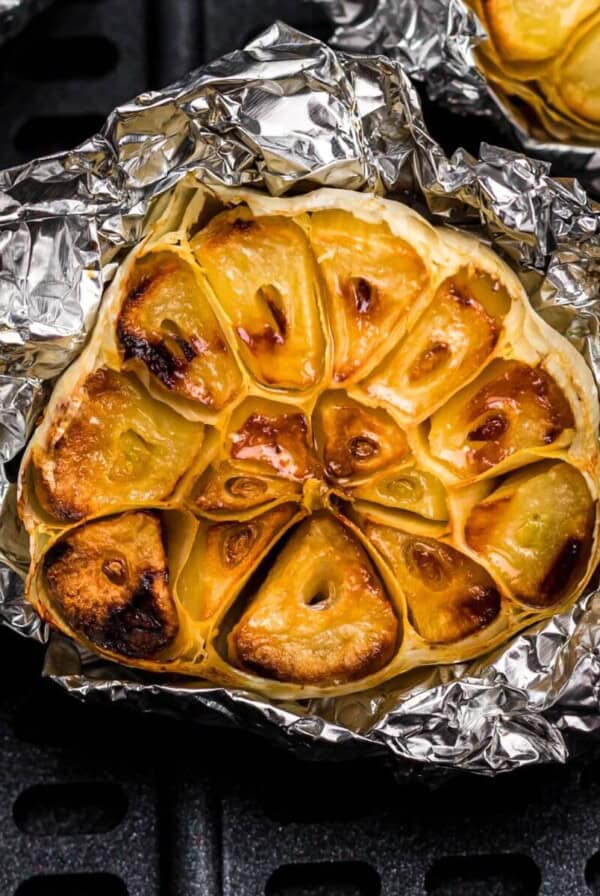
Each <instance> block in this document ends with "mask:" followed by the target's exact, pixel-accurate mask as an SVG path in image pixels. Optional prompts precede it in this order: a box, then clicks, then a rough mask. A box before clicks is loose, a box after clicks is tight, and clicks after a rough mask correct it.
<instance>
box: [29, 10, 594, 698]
mask: <svg viewBox="0 0 600 896" xmlns="http://www.w3.org/2000/svg"><path fill="white" fill-rule="evenodd" d="M493 5H494V4H490V6H493ZM499 5H500V4H498V6H499ZM517 36H518V34H517V32H516V31H514V30H513V31H512V32H511V34H510V35H509V38H510V40H512V41H513V43H514V41H515V40H516V37H517ZM529 37H531V35H529V33H528V32H527V29H525V30H524V32H523V39H524V40H526V39H529ZM511 46H512V44H511ZM182 197H184V198H185V201H183V199H182ZM597 429H598V410H597V395H596V392H595V386H594V383H593V380H592V377H591V374H590V372H589V370H588V369H587V367H586V365H585V363H584V361H583V359H582V358H581V356H580V355H579V354H578V353H577V352H576V351H575V349H574V348H573V347H572V346H571V345H570V344H569V343H568V342H567V341H566V340H565V339H564V338H563V337H562V336H560V335H558V334H557V333H556V332H555V331H554V330H552V329H550V328H549V327H548V326H547V324H545V323H544V322H543V321H542V320H541V319H540V318H538V316H537V315H536V314H535V313H534V312H533V311H532V309H531V307H530V306H529V303H528V300H527V297H526V295H525V293H524V291H523V288H522V286H521V285H520V283H519V281H518V280H517V278H516V277H515V275H514V274H513V273H512V272H511V271H510V270H509V268H508V267H507V266H506V265H505V264H504V263H503V262H501V261H500V259H499V258H497V257H496V256H495V255H494V254H493V253H492V252H491V251H490V250H489V249H487V248H486V247H484V246H483V245H482V244H481V243H480V242H478V241H477V240H475V239H473V238H471V237H467V236H463V235H460V234H458V233H457V232H455V231H449V230H445V229H441V228H434V227H432V226H430V225H429V224H428V223H427V222H426V221H425V220H424V219H423V218H421V217H420V216H419V215H417V214H416V213H415V212H413V211H411V210H410V209H408V208H407V207H405V206H403V205H401V204H399V203H395V202H391V201H386V200H383V199H379V198H376V197H373V196H368V195H362V194H355V193H348V192H345V191H342V190H318V191H315V192H313V193H310V194H308V195H306V196H302V197H297V198H294V199H272V198H268V197H266V196H263V195H261V194H259V193H256V192H252V191H233V190H227V189H217V188H215V189H211V190H209V189H207V188H204V187H200V186H198V185H197V184H195V183H194V189H193V190H192V191H191V190H190V182H189V181H188V182H187V183H185V184H184V185H183V186H182V187H181V188H179V189H178V190H176V191H174V194H173V196H172V199H171V202H170V204H169V205H168V206H167V208H166V210H165V211H164V212H163V214H162V215H161V217H159V218H158V219H157V221H156V222H155V224H154V226H153V228H152V230H151V232H150V235H149V236H148V238H147V239H146V240H145V241H144V242H143V243H142V244H141V245H139V246H138V247H137V248H136V249H135V250H134V251H132V252H131V253H130V255H129V256H128V257H127V258H126V260H125V261H124V262H123V264H122V265H121V267H120V269H119V270H118V272H117V275H116V277H115V279H114V281H113V282H112V284H111V285H110V286H109V288H108V289H107V291H106V294H105V296H104V300H103V303H102V308H101V311H100V315H99V318H98V321H97V324H96V327H95V330H94V333H93V336H92V339H91V341H90V343H89V344H88V346H87V347H86V349H85V350H84V352H83V354H82V355H81V357H80V358H79V359H78V360H77V361H76V362H75V363H74V364H73V365H72V366H71V368H69V370H68V371H67V372H66V373H65V374H64V376H63V377H62V378H61V380H60V381H59V382H58V383H57V385H56V388H55V390H54V393H53V395H52V398H51V400H50V403H49V405H48V407H47V409H46V413H45V416H44V418H43V420H42V421H41V423H40V425H39V427H38V428H37V431H36V433H35V435H34V436H33V438H32V440H31V442H30V445H29V448H28V451H27V453H26V456H25V458H24V460H23V464H22V468H21V473H20V483H19V507H20V513H21V516H22V519H23V521H24V524H25V526H26V528H27V531H28V533H29V536H30V544H31V569H30V573H29V576H28V579H27V586H26V588H27V595H28V597H29V600H30V601H31V602H32V603H33V605H34V606H35V607H36V609H37V610H38V612H39V613H40V614H41V615H42V616H43V617H44V618H45V619H47V620H48V621H50V622H51V623H52V624H54V625H55V626H57V627H58V628H60V629H61V630H62V631H64V632H66V633H67V634H69V635H71V636H72V637H74V638H76V639H77V640H79V641H80V642H81V643H83V644H84V645H85V646H86V647H88V648H90V649H91V650H94V651H96V652H98V653H100V654H101V655H103V656H106V657H108V658H110V659H112V660H118V661H121V662H123V663H127V664H130V665H134V666H137V667H141V668H145V669H150V670H155V671H164V672H168V671H170V672H177V673H184V674H188V675H193V676H196V677H200V678H204V679H208V680H210V681H212V682H216V683H218V684H223V685H230V686H236V687H246V688H249V689H253V690H255V691H258V692H260V693H262V694H265V695H269V696H273V697H276V698H285V699H291V698H300V697H306V696H311V695H312V696H320V695H336V694H343V693H349V692H352V691H356V690H364V689H367V688H370V687H372V686H374V685H376V684H378V683H380V682H382V681H384V680H387V679H390V678H392V677H393V676H396V675H399V674H400V673H402V672H404V671H406V670H408V669H413V668H415V667H419V666H422V665H426V664H432V663H449V662H455V661H464V660H467V659H469V658H472V657H475V656H477V655H479V654H482V653H484V652H486V651H489V650H490V649H492V648H494V647H495V646H497V645H499V644H501V643H502V642H503V641H505V640H506V639H507V638H508V637H509V636H510V635H511V634H512V633H514V632H516V631H518V630H519V629H521V628H523V627H524V626H526V625H528V624H530V623H532V622H534V621H537V620H540V619H543V618H544V617H545V616H548V615H550V614H551V613H553V612H555V611H556V610H558V609H560V608H561V607H564V606H566V605H567V604H568V603H570V602H572V601H573V600H574V599H575V598H576V597H577V596H578V595H579V594H581V592H582V589H583V588H584V587H585V585H586V583H587V582H588V580H589V578H590V576H591V574H592V572H593V570H594V568H595V566H596V562H597V559H598V551H599V547H598V544H599V540H598V519H597V486H598V477H599V466H598V442H597V436H596V433H597Z"/></svg>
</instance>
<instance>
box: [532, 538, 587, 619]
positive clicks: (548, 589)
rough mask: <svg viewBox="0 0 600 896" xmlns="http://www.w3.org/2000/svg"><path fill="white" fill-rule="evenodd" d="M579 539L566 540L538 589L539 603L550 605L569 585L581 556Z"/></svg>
mask: <svg viewBox="0 0 600 896" xmlns="http://www.w3.org/2000/svg"><path fill="white" fill-rule="evenodd" d="M582 551H583V541H582V539H581V538H576V537H571V538H567V540H566V541H565V543H564V545H563V546H562V548H561V550H560V551H559V553H558V555H557V557H556V559H555V561H554V563H553V564H552V567H551V569H550V571H549V572H548V573H547V574H546V576H545V578H544V580H543V582H542V586H541V588H540V602H541V603H542V604H548V603H551V602H552V601H553V600H554V599H555V598H556V597H558V596H559V595H560V594H561V592H563V591H564V589H565V588H566V587H567V585H568V584H569V581H570V580H571V576H572V575H573V573H574V572H575V569H576V568H577V565H578V561H579V559H580V557H581V555H582Z"/></svg>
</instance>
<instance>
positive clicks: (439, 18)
mask: <svg viewBox="0 0 600 896" xmlns="http://www.w3.org/2000/svg"><path fill="white" fill-rule="evenodd" d="M320 2H321V3H322V4H323V6H325V8H326V9H327V11H328V13H329V15H330V17H331V19H332V20H333V22H334V23H335V24H336V26H337V27H336V30H335V33H334V35H333V38H332V41H331V43H332V45H333V46H334V47H336V48H338V49H340V50H343V51H348V52H352V53H383V54H385V55H386V56H390V57H391V58H393V59H395V60H397V61H398V62H400V63H401V64H402V66H403V68H404V70H405V71H406V73H407V74H408V75H410V77H411V78H414V79H415V80H417V81H421V82H423V83H424V85H425V88H426V90H427V94H428V96H429V98H430V99H432V100H434V101H437V102H440V103H442V104H443V105H445V106H446V107H447V108H450V109H452V110H454V111H455V112H458V113H466V114H470V115H486V116H492V117H493V118H494V119H495V120H496V122H497V123H498V124H499V126H500V127H501V128H503V129H504V130H505V131H507V132H510V134H511V135H512V136H513V137H514V138H516V140H517V141H518V145H519V146H522V147H523V149H524V150H525V151H527V152H530V153H533V154H534V155H537V156H540V157H541V158H544V159H547V160H548V161H550V162H555V163H557V166H558V167H559V169H560V170H561V171H563V172H565V171H566V172H571V173H574V174H576V175H577V177H578V178H579V179H580V181H582V182H583V183H585V186H586V187H587V188H588V189H589V190H591V191H593V192H595V193H597V194H600V147H599V148H595V147H593V146H583V145H568V144H563V143H559V142H556V141H554V140H553V139H552V138H551V137H548V140H547V141H542V140H540V139H539V138H537V137H536V136H534V135H533V134H532V131H531V127H530V126H529V125H528V122H527V120H526V118H525V116H524V115H523V114H522V112H521V110H520V109H519V108H518V106H517V105H516V104H512V103H510V101H507V100H506V99H505V98H503V97H501V96H499V95H498V94H497V93H496V92H495V91H494V88H493V86H492V85H491V84H488V83H487V81H486V79H485V77H484V75H483V74H482V73H481V72H480V71H479V69H478V68H477V65H476V62H475V57H474V54H473V50H474V48H475V47H476V46H477V44H479V43H480V42H481V41H482V40H484V39H485V37H486V31H485V28H484V27H483V25H482V24H481V23H480V22H479V20H478V18H477V16H476V15H475V13H474V12H473V11H472V10H471V9H470V8H469V7H468V6H467V5H466V4H465V3H464V2H463V0H375V3H374V5H370V4H368V3H367V2H366V0H320ZM365 10H368V14H366V15H365Z"/></svg>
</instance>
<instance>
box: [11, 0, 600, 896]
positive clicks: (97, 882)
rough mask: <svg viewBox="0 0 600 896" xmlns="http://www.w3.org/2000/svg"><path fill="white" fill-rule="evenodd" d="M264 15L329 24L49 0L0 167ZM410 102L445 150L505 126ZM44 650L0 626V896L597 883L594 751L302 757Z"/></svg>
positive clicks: (308, 16) (554, 892) (81, 134)
mask: <svg viewBox="0 0 600 896" xmlns="http://www.w3.org/2000/svg"><path fill="white" fill-rule="evenodd" d="M275 18H281V19H283V20H285V21H287V22H289V23H290V24H293V25H296V26H297V27H299V28H301V29H303V30H305V31H307V32H309V33H312V34H314V35H316V36H319V37H323V38H326V37H327V35H328V33H329V25H328V23H327V20H326V18H325V17H324V15H323V13H322V11H321V10H320V8H319V7H318V6H316V5H314V4H311V3H306V2H300V0H254V2H250V0H205V2H204V3H203V2H201V0H155V2H152V0H147V2H144V0H62V2H57V3H56V5H55V6H54V7H52V8H51V9H50V10H48V11H47V12H46V13H45V14H43V15H41V16H40V17H39V18H38V19H37V20H36V21H35V22H33V23H32V24H31V25H30V26H29V27H28V28H27V30H26V31H25V32H24V33H23V34H21V35H20V36H19V37H18V38H16V39H15V40H14V41H12V42H11V43H10V44H8V45H6V46H5V47H3V48H0V115H1V118H2V122H3V126H4V140H3V141H1V142H0V166H2V167H5V166H7V165H12V164H17V163H20V162H22V161H26V160H27V159H29V158H32V157H33V156H35V155H39V154H42V153H47V152H53V151H56V150H60V149H63V148H68V147H70V146H72V145H74V144H75V143H77V142H78V141H79V140H81V139H83V138H85V137H86V136H88V135H89V134H90V133H92V132H93V131H94V130H96V128H97V127H98V126H99V125H100V124H101V122H102V120H103V119H104V116H105V115H106V114H107V113H108V112H109V111H110V110H111V109H112V108H113V107H114V106H115V105H117V104H118V103H120V102H123V101H125V100H127V99H129V98H130V97H132V96H134V95H135V94H137V93H139V92H141V91H142V90H145V89H147V88H150V87H159V86H161V85H163V84H166V83H168V82H169V81H171V80H173V79H174V78H176V77H178V76H179V75H181V74H183V73H184V72H185V71H187V70H189V69H190V68H193V67H194V66H196V65H199V64H201V63H202V62H203V61H205V60H208V59H211V58H214V57H216V56H218V55H220V54H222V53H224V52H227V51H228V50H230V49H233V48H235V47H237V46H241V45H242V44H243V43H244V42H245V41H246V40H247V39H249V38H251V37H253V36H254V35H256V34H257V33H259V32H260V31H261V30H262V29H263V28H264V27H265V26H267V25H268V24H270V23H271V22H272V21H273V20H274V19H275ZM426 114H427V119H428V122H429V124H430V126H431V128H432V130H433V132H434V134H435V136H436V137H437V138H438V139H440V140H441V142H442V143H443V144H444V146H445V148H446V149H448V150H452V149H454V148H455V145H458V144H460V145H463V146H466V147H467V148H468V149H470V150H472V151H476V150H477V146H478V143H479V140H480V139H486V140H489V141H491V142H494V141H497V142H499V141H501V140H502V137H501V136H500V135H499V134H498V133H497V132H496V131H495V130H494V128H493V125H491V124H490V123H482V122H480V121H477V120H470V119H464V120H463V119H460V120H459V121H458V122H457V121H456V119H452V118H451V116H450V115H449V114H447V113H444V112H443V111H440V110H438V109H435V108H432V107H430V106H429V105H427V106H426ZM448 135H451V136H450V137H448ZM452 141H454V143H452ZM41 662H42V649H41V648H40V647H39V646H37V645H35V644H32V643H30V642H27V641H25V640H23V639H21V638H19V637H18V636H17V635H15V634H13V633H12V632H9V631H7V630H0V743H1V749H0V843H1V845H2V852H1V855H0V894H1V896H126V894H128V896H378V894H381V896H423V894H434V896H530V894H535V893H543V894H547V896H584V894H589V893H590V892H591V893H599V894H600V853H598V852H597V850H598V849H599V848H600V829H599V828H600V823H599V822H598V820H597V814H596V813H597V811H598V809H599V808H600V781H599V778H598V771H599V769H600V765H598V761H599V760H597V759H596V758H595V757H594V756H593V755H589V754H588V756H587V758H586V759H585V760H579V761H577V762H573V763H571V764H570V765H569V766H568V767H566V768H558V767H554V768H548V769H532V770H529V771H524V772H519V773H515V774H513V775H511V776H509V777H506V776H504V777H502V778H500V779H496V780H487V779H475V778H471V777H465V776H457V777H455V778H454V779H452V780H450V781H445V782H444V783H442V784H440V785H439V786H438V787H437V788H435V789H432V788H431V786H430V785H427V786H426V785H424V784H422V783H416V782H413V781H402V780H396V779H395V777H394V774H393V772H392V770H391V768H389V767H386V766H384V765H382V764H381V763H378V762H374V761H370V762H368V763H367V762H352V763H347V762H346V763H339V764H332V763H326V764H324V763H311V762H308V761H300V760H297V759H293V758H292V757H291V756H288V755H287V754H285V753H283V752H281V751H279V750H277V749H276V748H274V747H272V746H270V745H269V744H268V743H267V742H266V741H264V740H261V739H259V738H257V737H253V736H252V735H250V734H245V733H241V732H236V731H223V732H220V731H216V730H210V729H203V728H200V727H197V726H193V725H191V724H187V723H184V722H179V721H175V720H168V719H161V718H156V717H152V716H142V715H138V714H136V713H133V712H130V711H126V710H124V709H121V708H119V707H118V706H114V707H105V706H102V707H101V706H92V705H87V704H85V705H84V704H80V703H78V702H76V701H75V700H73V699H72V698H71V697H69V696H67V695H66V694H65V693H63V692H62V691H61V690H60V689H59V688H58V687H56V686H55V685H53V684H52V683H51V682H48V681H42V679H41V676H40V672H41Z"/></svg>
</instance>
